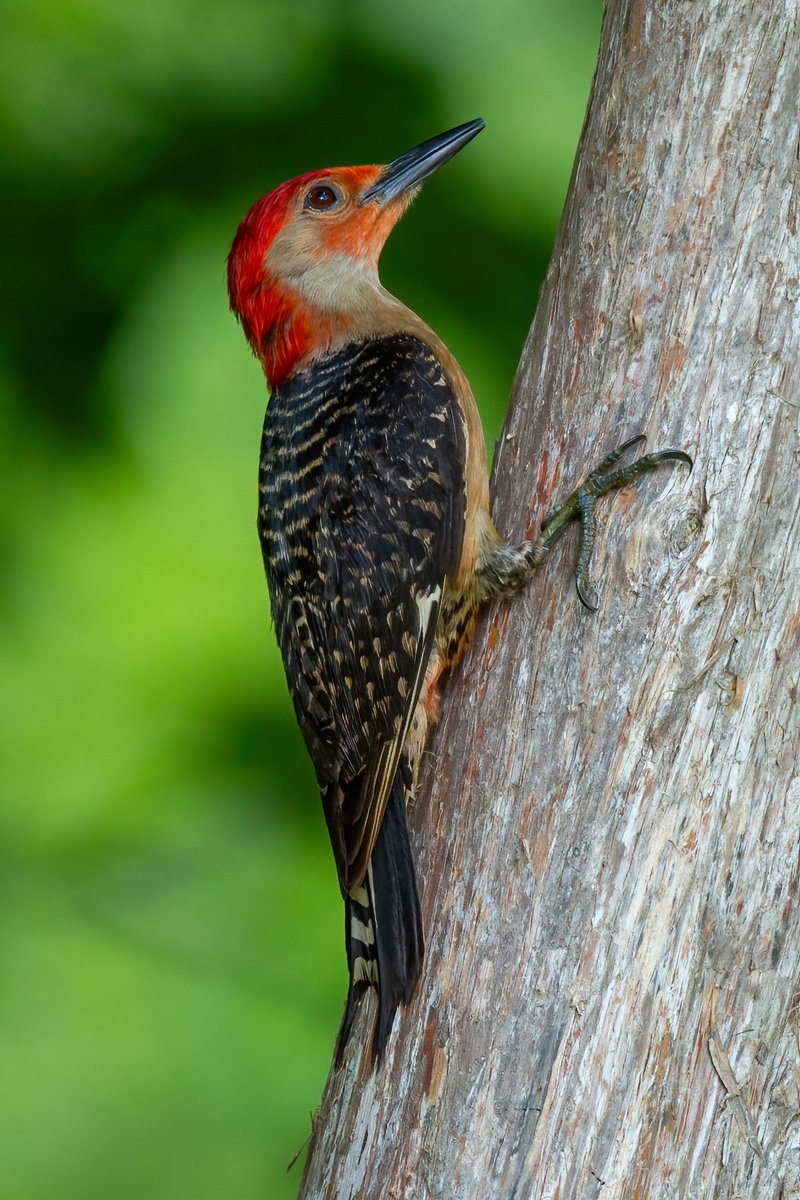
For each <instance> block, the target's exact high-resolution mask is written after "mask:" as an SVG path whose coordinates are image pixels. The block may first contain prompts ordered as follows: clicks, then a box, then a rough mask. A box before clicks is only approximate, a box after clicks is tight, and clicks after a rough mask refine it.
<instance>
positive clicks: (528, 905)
mask: <svg viewBox="0 0 800 1200" xmlns="http://www.w3.org/2000/svg"><path fill="white" fill-rule="evenodd" d="M798 64H800V28H799V27H798V14H797V6H796V3H795V0H748V2H745V0H725V2H723V0H694V2H693V0H610V2H609V4H608V9H607V12H606V17H605V23H604V27H603V34H602V41H601V49H600V57H599V62H598V67H597V72H596V76H595V81H594V86H593V91H592V96H591V101H590V105H589V110H588V115H587V120H586V125H585V128H584V132H583V136H582V140H581V145H580V149H579V153H578V158H577V163H576V167H575V171H574V175H573V179H572V184H571V187H570V192H569V197H568V201H567V205H566V209H565V212H564V217H563V220H562V223H561V228H560V232H559V236H558V240H557V243H556V247H555V251H554V254H553V260H552V264H551V267H550V270H549V273H548V276H547V280H546V282H545V285H544V290H543V293H542V297H541V301H540V303H539V308H538V312H537V314H536V319H535V321H534V324H533V328H532V330H531V333H530V337H529V339H528V343H527V345H526V347H525V350H524V353H523V356H522V362H521V365H520V369H519V373H518V376H517V380H516V385H515V388H514V395H513V399H512V404H511V407H510V411H509V415H508V419H507V423H506V428H505V431H504V434H503V438H502V442H501V444H500V447H499V451H498V454H497V458H496V465H495V492H494V513H495V520H496V522H497V525H498V527H499V529H500V530H501V531H502V532H503V533H505V534H507V535H508V536H509V537H510V538H513V539H520V538H522V537H523V536H525V535H526V534H528V535H530V534H531V533H533V532H535V531H536V529H537V528H538V525H539V523H540V521H541V519H542V517H543V516H544V514H545V513H546V512H547V511H548V509H549V508H550V507H551V506H552V505H553V504H554V503H555V501H556V500H557V499H559V498H561V497H563V496H564V495H565V494H566V493H567V492H569V491H570V490H571V489H572V487H573V486H574V485H575V483H576V482H577V481H579V479H581V478H582V477H583V476H584V475H585V474H586V473H587V471H588V470H589V469H591V467H592V466H593V465H594V464H596V463H597V461H598V460H599V458H601V457H602V456H603V455H604V454H605V453H606V452H607V451H608V450H609V449H613V448H614V447H615V446H616V445H618V444H619V443H621V442H622V441H623V440H624V439H625V438H627V437H629V436H631V435H632V434H635V433H639V432H642V431H644V432H646V433H647V434H648V441H649V446H650V448H651V449H659V448H663V447H668V446H670V447H671V446H674V447H682V448H684V449H686V450H688V451H689V453H691V454H692V455H693V456H694V458H695V469H694V472H693V473H692V474H691V476H690V475H688V474H687V472H686V470H685V469H684V468H681V467H675V468H672V469H671V468H662V469H661V470H660V471H659V472H658V474H657V475H653V476H649V477H647V478H645V479H644V480H642V481H641V482H640V483H639V484H638V486H637V487H636V488H635V489H627V490H626V491H625V492H622V493H619V494H617V495H616V496H615V497H613V498H606V499H605V500H603V501H601V503H600V513H599V519H598V530H597V533H598V538H597V544H596V546H595V551H594V555H593V558H592V577H593V579H594V581H595V588H596V590H597V593H598V597H599V599H600V603H601V606H600V611H599V612H598V614H597V615H590V614H588V613H587V612H585V611H584V610H582V609H581V608H580V606H579V605H578V603H577V600H576V598H575V593H574V587H573V582H572V570H573V564H574V555H575V541H574V540H573V538H574V535H570V536H569V537H568V538H567V539H565V541H564V542H562V543H561V545H560V546H559V548H558V549H557V550H556V551H555V552H554V553H553V554H552V556H551V557H550V559H549V560H548V561H547V562H546V563H545V564H544V566H543V567H542V568H541V569H540V570H539V572H538V574H537V576H536V577H535V579H534V580H533V582H532V584H531V585H530V586H529V587H528V588H527V590H526V592H525V593H524V594H523V596H521V597H520V598H519V599H518V600H517V601H516V602H514V603H513V604H511V605H508V606H506V607H504V608H496V609H494V610H489V611H488V612H487V613H486V614H485V615H484V618H483V619H482V621H481V623H480V624H479V627H478V630H477V633H476V637H475V639H474V642H473V645H472V647H471V649H470V651H469V653H468V654H467V656H466V657H465V660H464V662H463V665H462V667H461V669H460V671H459V672H458V674H457V676H456V677H455V678H454V679H453V680H452V681H451V684H450V687H449V688H448V691H447V695H446V699H445V705H444V715H443V719H442V722H441V725H440V727H439V729H438V731H437V733H436V736H435V738H434V741H433V745H432V754H431V757H430V763H429V769H428V771H427V777H426V779H425V780H424V781H423V785H422V787H421V789H420V793H419V796H418V799H417V802H416V805H415V808H414V811H413V813H412V814H411V826H412V832H413V840H414V848H415V855H416V860H417V863H418V868H419V878H420V888H421V893H422V898H423V912H424V922H425V930H426V937H427V957H426V963H425V968H424V973H423V978H422V980H421V983H420V986H419V988H418V991H417V993H416V995H415V997H414V1000H413V1002H412V1004H411V1006H410V1007H409V1009H407V1010H406V1011H405V1012H401V1014H399V1017H398V1020H397V1023H396V1027H395V1032H394V1033H393V1036H392V1038H391V1040H390V1044H389V1050H388V1053H387V1056H386V1060H385V1062H384V1064H383V1066H382V1067H381V1068H380V1069H379V1070H378V1071H377V1072H375V1073H374V1074H371V1073H370V1071H369V1069H368V1065H367V1062H366V1055H365V1054H363V1053H362V1048H363V1047H365V1046H366V1045H367V1043H368V1041H369V1028H370V1027H371V1021H372V1018H373V1011H374V1010H373V1009H372V1007H371V1002H370V1004H368V1005H367V1004H365V1005H364V1006H363V1007H364V1011H363V1012H362V1013H361V1014H360V1017H359V1020H358V1022H357V1025H356V1029H355V1031H354V1036H353V1040H352V1044H351V1049H350V1050H349V1052H348V1056H347V1059H346V1061H345V1064H344V1066H343V1067H342V1069H340V1070H339V1071H332V1073H331V1076H330V1078H329V1080H328V1085H327V1088H326V1091H325V1095H324V1098H323V1102H322V1107H321V1110H320V1112H319V1113H318V1115H317V1118H316V1120H315V1134H314V1138H313V1143H312V1147H311V1151H310V1155H309V1160H308V1163H307V1166H306V1172H305V1177H304V1181H303V1185H302V1188H301V1195H302V1196H303V1197H305V1198H307V1200H310V1198H313V1200H356V1198H359V1200H384V1198H394V1200H540V1198H541V1200H556V1198H558V1200H574V1198H577V1200H590V1198H594V1197H602V1200H649V1198H656V1197H657V1198H659V1200H662V1198H666V1197H676V1198H677V1197H680V1198H681V1200H693V1198H698V1200H699V1198H702V1200H707V1198H720V1200H721V1198H723V1197H724V1198H725V1200H734V1198H736V1200H772V1198H774V1200H779V1198H781V1200H789V1198H790V1197H797V1196H798V1195H800V1073H799V1071H798V1054H799V1051H798V1047H799V1046H800V896H798V879H799V876H798V848H799V842H800V769H799V768H798V759H799V758H800V744H799V740H798V735H799V734H800V722H798V704H797V688H798V675H799V674H800V438H798V417H799V416H800V413H799V412H798V406H799V404H800V394H799V392H800V387H799V385H798V359H799V358H800V354H799V346H800V319H799V318H798V276H800V253H799V252H798V239H797V221H798V195H797V191H796V190H793V189H796V187H797V175H796V172H797V159H798V110H799V108H800V71H799V70H798Z"/></svg>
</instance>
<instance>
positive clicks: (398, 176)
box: [361, 117, 484, 204]
mask: <svg viewBox="0 0 800 1200" xmlns="http://www.w3.org/2000/svg"><path fill="white" fill-rule="evenodd" d="M483 124H484V123H483V121H482V120H481V119H480V117H479V118H478V119H477V121H467V123H466V125H457V126H456V127H455V129H448V131H447V133H440V134H439V135H438V137H434V138H430V139H429V140H428V141H427V142H422V143H421V144H420V145H419V146H415V147H414V149H413V150H409V151H408V152H407V153H406V154H401V155H400V157H399V158H396V159H395V160H394V161H393V162H390V163H389V164H388V165H387V166H385V167H384V168H383V174H382V175H381V177H380V179H379V180H378V182H377V183H376V184H373V186H372V187H371V188H370V189H369V191H367V192H365V193H364V195H363V196H362V197H361V203H362V204H364V203H366V201H368V200H377V201H378V203H379V204H385V203H386V202H387V201H389V200H394V199H395V197H396V196H399V195H400V193H401V192H405V191H406V190H407V189H408V188H410V187H413V186H414V184H416V183H422V181H423V179H427V178H428V176H429V175H432V174H433V172H434V171H435V170H437V169H438V168H439V167H441V165H442V163H446V162H447V160H448V159H450V158H452V157H453V155H454V154H458V152H459V150H460V149H461V147H462V146H466V144H467V142H471V141H472V139H473V138H474V137H475V134H476V133H480V131H481V130H482V129H483Z"/></svg>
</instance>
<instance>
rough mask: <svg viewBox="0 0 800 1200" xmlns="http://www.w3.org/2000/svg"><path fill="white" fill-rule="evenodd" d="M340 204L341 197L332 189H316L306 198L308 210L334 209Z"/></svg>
mask: <svg viewBox="0 0 800 1200" xmlns="http://www.w3.org/2000/svg"><path fill="white" fill-rule="evenodd" d="M338 203H339V195H338V193H337V192H336V191H335V189H334V188H332V187H326V186H323V187H315V188H312V189H311V191H310V192H309V193H308V195H307V196H306V203H305V207H306V208H315V209H318V210H320V209H326V208H333V207H334V205H336V204H338Z"/></svg>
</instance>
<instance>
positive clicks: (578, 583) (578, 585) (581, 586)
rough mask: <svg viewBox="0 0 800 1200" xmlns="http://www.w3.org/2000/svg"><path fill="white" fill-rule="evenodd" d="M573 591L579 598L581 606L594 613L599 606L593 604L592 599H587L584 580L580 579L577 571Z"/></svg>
mask: <svg viewBox="0 0 800 1200" xmlns="http://www.w3.org/2000/svg"><path fill="white" fill-rule="evenodd" d="M575 591H576V592H577V593H578V599H579V600H580V602H581V604H582V605H583V607H584V608H585V609H586V610H587V611H588V612H591V613H596V612H597V610H598V608H599V605H597V604H593V603H592V601H591V600H590V599H589V595H588V593H587V591H586V581H585V580H583V579H581V578H580V576H579V575H578V574H577V573H576V575H575Z"/></svg>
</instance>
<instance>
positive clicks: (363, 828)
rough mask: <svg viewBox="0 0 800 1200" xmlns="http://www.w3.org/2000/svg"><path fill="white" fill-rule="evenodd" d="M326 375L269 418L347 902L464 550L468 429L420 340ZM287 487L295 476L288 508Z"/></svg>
mask: <svg viewBox="0 0 800 1200" xmlns="http://www.w3.org/2000/svg"><path fill="white" fill-rule="evenodd" d="M314 370H315V369H314V368H313V367H312V368H309V370H308V371H307V372H304V373H303V374H302V375H301V376H298V377H297V378H296V380H295V381H293V383H292V385H290V387H291V388H292V389H294V397H293V396H292V395H289V394H287V393H288V392H289V389H288V388H287V391H286V392H285V393H282V394H279V395H278V396H277V397H276V398H274V399H273V403H272V405H271V406H270V411H269V412H268V418H267V426H266V428H265V453H264V457H263V460H262V493H265V498H266V499H267V503H266V504H265V505H264V508H263V509H262V514H261V519H260V524H261V530H262V540H263V542H264V554H265V562H266V564H267V573H268V578H269V583H270V592H271V595H272V603H273V615H274V617H275V623H276V628H277V632H278V639H279V641H280V644H281V649H282V652H283V657H284V664H285V666H286V674H287V679H288V681H289V687H290V690H291V693H292V697H293V700H294V703H295V708H296V711H297V714H298V718H299V720H300V724H301V727H302V729H303V732H304V735H305V739H306V743H307V745H308V747H309V750H310V752H311V755H312V758H313V759H314V763H315V766H316V769H317V774H318V778H319V781H320V785H321V788H322V792H323V801H324V803H325V811H326V818H327V821H328V827H329V830H330V834H331V841H332V843H333V847H334V853H335V855H336V859H337V866H338V870H339V877H340V881H341V883H342V886H343V888H344V889H345V890H348V891H349V890H351V889H353V888H354V887H357V886H358V885H359V884H360V883H361V882H362V880H363V878H364V875H365V873H366V869H367V866H368V863H369V859H370V855H371V853H372V849H373V846H374V844H375V839H376V837H377V834H378V831H379V829H380V825H381V821H382V819H383V814H384V811H385V808H386V803H387V799H388V796H389V792H390V790H391V787H392V783H393V781H394V778H395V775H396V774H397V770H398V764H399V762H400V756H401V753H402V748H403V744H404V742H405V740H406V736H407V734H408V730H409V727H410V723H411V721H412V719H413V715H414V709H415V707H416V703H417V701H418V699H419V695H420V691H421V688H422V684H423V681H424V677H425V670H426V667H427V664H428V660H429V657H430V654H431V650H432V647H433V642H434V638H435V631H436V621H437V617H438V611H439V605H440V603H441V598H442V593H443V590H444V588H445V585H446V577H447V575H448V573H450V574H452V573H454V571H455V569H456V565H457V563H458V560H459V557H460V553H461V543H462V538H463V528H464V508H465V497H464V453H465V449H464V430H463V426H462V422H461V417H460V414H459V411H458V408H457V405H456V403H455V399H454V396H453V394H452V390H451V387H450V384H449V382H448V381H447V379H446V377H445V375H444V373H443V371H442V368H441V366H440V364H439V363H438V361H437V359H436V358H435V356H434V355H433V353H432V352H431V350H430V349H429V348H428V347H427V346H425V345H424V344H423V343H422V342H420V341H418V340H416V339H414V338H411V337H407V336H404V335H400V336H395V337H392V338H386V339H382V340H380V341H374V342H367V343H362V344H361V345H359V346H358V347H350V348H346V349H345V350H344V351H342V352H340V353H339V354H338V355H333V356H330V357H329V358H328V359H326V360H325V362H324V371H323V370H322V368H321V367H320V368H317V372H318V373H319V375H320V376H321V378H319V379H318V381H316V382H317V387H311V386H310V384H312V383H314V382H315V381H313V380H311V379H310V378H307V379H305V380H304V379H303V376H311V375H312V374H313V372H314ZM313 394H315V396H316V404H315V405H313V411H314V413H315V414H316V416H315V417H314V418H313V419H312V416H311V410H312V404H313V401H312V400H310V399H309V398H308V397H310V396H312V395H313ZM298 395H302V396H303V404H304V405H305V406H306V408H307V410H308V412H309V416H308V417H307V418H306V417H305V412H304V410H303V409H302V406H298V403H297V396H298ZM276 399H277V400H278V401H279V405H278V406H277V407H278V411H277V412H275V411H274V407H275V400H276ZM293 399H294V403H292V400H293ZM271 420H272V423H273V428H270V424H271ZM304 421H306V425H307V428H306V429H305V430H304V429H303V422H304ZM298 424H299V427H300V434H301V435H302V438H303V440H302V441H300V440H298V437H297V432H296V431H297V429H298ZM298 474H301V475H302V480H301V484H302V486H299V485H298V482H297V475H298ZM281 476H283V477H285V478H286V479H287V480H288V479H289V478H290V476H291V477H293V478H292V480H291V487H287V488H286V491H285V494H284V495H283V496H282V495H281V489H280V486H279V484H280V479H281ZM276 479H277V480H278V486H276V485H275V483H274V481H275V480H276ZM265 481H266V484H265ZM298 496H299V497H300V501H298V500H297V497H298Z"/></svg>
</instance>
